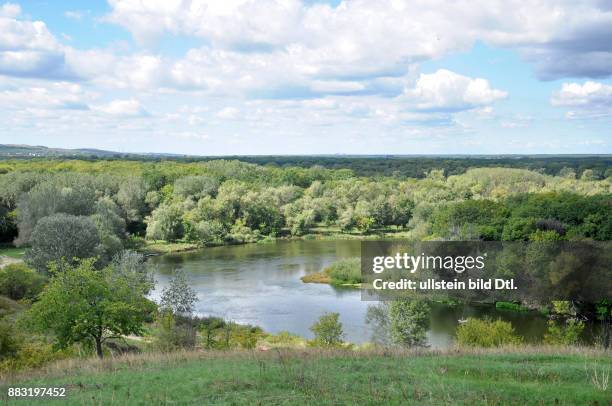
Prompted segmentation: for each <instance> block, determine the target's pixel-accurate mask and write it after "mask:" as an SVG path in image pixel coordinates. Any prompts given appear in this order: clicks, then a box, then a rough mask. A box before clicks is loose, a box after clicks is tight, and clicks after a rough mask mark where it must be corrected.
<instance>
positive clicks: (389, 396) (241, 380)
mask: <svg viewBox="0 0 612 406" xmlns="http://www.w3.org/2000/svg"><path fill="white" fill-rule="evenodd" d="M611 365H612V357H611V354H610V353H609V352H608V353H604V352H598V351H595V350H589V349H566V350H555V349H552V348H548V349H546V348H523V349H505V350H497V351H483V350H480V351H479V350H474V351H468V350H461V351H458V350H449V351H445V352H436V351H426V350H423V351H413V352H391V351H387V352H382V351H342V350H332V351H323V350H315V349H307V350H293V351H289V350H286V351H283V350H279V351H277V350H270V351H266V352H246V351H236V352H229V353H222V352H178V353H171V354H146V355H131V356H126V357H123V358H116V359H107V360H103V361H99V360H86V361H78V360H69V361H63V362H60V363H59V364H55V365H52V366H49V367H47V368H45V369H44V370H41V371H35V372H30V373H28V374H27V375H23V376H21V377H13V378H10V379H8V380H6V379H7V377H4V379H5V382H6V383H5V384H3V385H2V395H1V397H0V401H2V402H4V401H6V399H7V398H6V393H7V390H6V387H7V386H9V385H11V386H21V387H32V386H46V387H49V386H66V387H67V394H68V395H67V398H66V399H65V400H66V401H67V402H68V404H77V405H81V404H94V405H98V404H121V405H123V404H142V405H158V404H181V405H188V404H193V405H199V404H210V403H214V404H322V405H331V404H414V403H420V404H434V405H444V404H482V405H492V404H520V405H523V404H534V405H540V404H568V405H574V404H580V405H609V404H611V402H612V392H611V389H610V388H608V389H607V390H603V388H601V387H600V388H598V387H597V385H596V384H595V383H594V382H593V376H594V374H595V372H594V371H597V372H598V376H599V377H600V378H601V375H602V373H603V374H604V375H605V373H606V371H608V374H609V372H610V369H611ZM3 404H4V403H3ZM18 404H20V405H21V404H40V403H38V402H36V401H35V400H32V401H30V402H28V401H20V402H19V403H18Z"/></svg>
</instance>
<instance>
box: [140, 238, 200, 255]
mask: <svg viewBox="0 0 612 406" xmlns="http://www.w3.org/2000/svg"><path fill="white" fill-rule="evenodd" d="M199 248H201V247H200V246H199V245H198V244H194V243H188V242H167V241H146V242H145V243H144V244H143V245H142V246H141V247H139V249H138V250H139V251H141V252H143V253H145V254H155V255H162V254H171V253H174V252H185V251H193V250H196V249H199Z"/></svg>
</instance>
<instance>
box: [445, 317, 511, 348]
mask: <svg viewBox="0 0 612 406" xmlns="http://www.w3.org/2000/svg"><path fill="white" fill-rule="evenodd" d="M521 341H522V339H521V337H519V336H517V335H516V333H515V332H514V327H512V324H510V323H508V322H506V321H502V320H495V321H493V320H479V319H474V318H468V319H467V321H466V322H465V323H463V324H461V325H460V326H459V327H458V328H457V343H458V344H459V345H464V346H468V347H485V348H489V347H499V346H502V345H514V344H520V343H521Z"/></svg>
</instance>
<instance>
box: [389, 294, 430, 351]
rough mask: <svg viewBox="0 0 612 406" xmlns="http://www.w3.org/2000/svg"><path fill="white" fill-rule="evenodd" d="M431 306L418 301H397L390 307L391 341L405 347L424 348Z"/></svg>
mask: <svg viewBox="0 0 612 406" xmlns="http://www.w3.org/2000/svg"><path fill="white" fill-rule="evenodd" d="M428 321H429V306H428V305H427V303H425V302H423V301H418V300H407V299H403V300H397V301H395V302H393V303H391V305H390V307H389V326H390V330H391V331H390V335H391V339H392V341H393V342H394V343H395V344H399V345H401V346H405V347H412V346H424V345H425V339H426V336H425V333H426V331H427V323H428Z"/></svg>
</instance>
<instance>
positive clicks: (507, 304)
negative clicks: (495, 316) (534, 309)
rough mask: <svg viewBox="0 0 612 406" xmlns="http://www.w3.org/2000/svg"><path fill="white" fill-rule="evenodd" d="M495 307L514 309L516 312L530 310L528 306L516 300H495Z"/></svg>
mask: <svg viewBox="0 0 612 406" xmlns="http://www.w3.org/2000/svg"><path fill="white" fill-rule="evenodd" d="M495 307H496V308H497V309H503V310H512V311H515V312H528V311H530V309H529V308H528V307H527V306H523V305H521V304H519V303H514V302H501V301H500V302H495Z"/></svg>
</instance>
